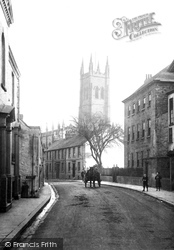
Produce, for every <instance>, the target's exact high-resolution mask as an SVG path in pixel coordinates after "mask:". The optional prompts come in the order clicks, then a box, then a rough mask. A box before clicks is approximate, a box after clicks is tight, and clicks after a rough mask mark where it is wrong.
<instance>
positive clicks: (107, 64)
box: [105, 57, 109, 77]
mask: <svg viewBox="0 0 174 250" xmlns="http://www.w3.org/2000/svg"><path fill="white" fill-rule="evenodd" d="M105 75H106V76H107V77H109V63H108V57H107V61H106V67H105Z"/></svg>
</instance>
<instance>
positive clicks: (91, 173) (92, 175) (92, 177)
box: [85, 167, 101, 188]
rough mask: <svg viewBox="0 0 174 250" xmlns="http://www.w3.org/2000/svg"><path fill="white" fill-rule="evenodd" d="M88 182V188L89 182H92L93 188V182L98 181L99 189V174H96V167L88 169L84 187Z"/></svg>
mask: <svg viewBox="0 0 174 250" xmlns="http://www.w3.org/2000/svg"><path fill="white" fill-rule="evenodd" d="M88 181H90V187H91V182H93V187H94V188H95V181H98V186H99V187H100V183H101V180H100V173H99V172H98V169H97V168H96V167H90V169H89V170H88V171H87V172H86V174H85V187H86V186H87V182H88Z"/></svg>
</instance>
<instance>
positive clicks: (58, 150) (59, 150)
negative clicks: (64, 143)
mask: <svg viewBox="0 0 174 250" xmlns="http://www.w3.org/2000/svg"><path fill="white" fill-rule="evenodd" d="M58 159H60V150H58Z"/></svg>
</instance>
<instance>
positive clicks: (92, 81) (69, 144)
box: [42, 57, 110, 179]
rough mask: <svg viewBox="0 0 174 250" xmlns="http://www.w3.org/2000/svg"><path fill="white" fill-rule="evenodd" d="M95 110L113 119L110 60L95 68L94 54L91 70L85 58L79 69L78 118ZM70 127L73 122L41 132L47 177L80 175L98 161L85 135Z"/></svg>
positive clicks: (67, 177) (76, 176)
mask: <svg viewBox="0 0 174 250" xmlns="http://www.w3.org/2000/svg"><path fill="white" fill-rule="evenodd" d="M94 114H99V115H101V116H102V117H104V119H105V120H107V121H110V106H109V64H108V60H107V61H106V66H105V72H104V73H101V72H100V68H99V65H98V67H97V70H96V71H94V68H93V62H92V57H91V58H90V63H89V72H88V73H84V64H83V62H82V65H81V70H80V105H79V121H80V119H84V118H85V117H86V116H88V117H91V116H92V115H94ZM70 128H71V125H70V126H68V127H64V130H65V131H64V133H60V132H61V131H60V129H57V130H54V129H52V131H46V132H45V133H42V143H43V144H44V145H45V177H46V179H57V178H58V179H80V178H81V171H82V170H83V169H84V168H89V166H92V165H94V164H95V161H94V160H93V158H92V157H91V153H90V149H89V145H87V144H86V140H85V138H82V137H81V136H78V135H76V134H74V133H72V129H70ZM68 129H70V130H68ZM62 135H64V136H62Z"/></svg>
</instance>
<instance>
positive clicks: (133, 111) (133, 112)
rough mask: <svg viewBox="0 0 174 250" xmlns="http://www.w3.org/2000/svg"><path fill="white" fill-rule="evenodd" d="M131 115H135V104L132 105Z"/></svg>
mask: <svg viewBox="0 0 174 250" xmlns="http://www.w3.org/2000/svg"><path fill="white" fill-rule="evenodd" d="M132 114H135V103H134V104H133V110H132Z"/></svg>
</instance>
